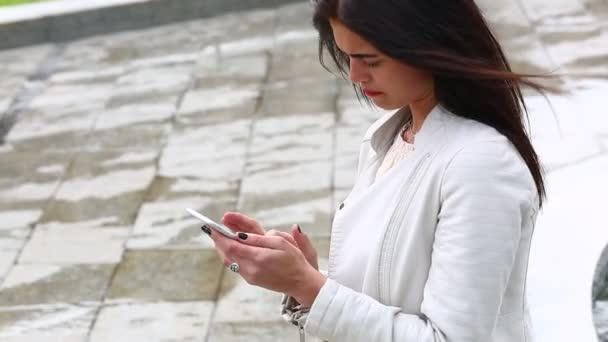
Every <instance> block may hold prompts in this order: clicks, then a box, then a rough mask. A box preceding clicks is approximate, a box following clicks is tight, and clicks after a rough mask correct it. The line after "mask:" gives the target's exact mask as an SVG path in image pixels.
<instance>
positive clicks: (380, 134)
mask: <svg viewBox="0 0 608 342" xmlns="http://www.w3.org/2000/svg"><path fill="white" fill-rule="evenodd" d="M449 114H450V113H449V112H448V111H447V110H446V109H445V108H443V107H442V106H441V105H439V104H438V105H436V106H435V107H434V108H433V109H432V110H431V112H430V113H429V115H427V117H426V119H425V120H424V122H423V123H422V127H421V128H420V131H418V133H417V134H416V141H415V142H414V144H415V145H416V149H419V148H425V147H427V145H428V144H429V143H430V142H431V141H433V139H432V138H433V136H434V135H435V134H436V133H437V132H438V131H439V130H440V128H441V127H442V126H443V124H444V123H445V121H446V120H447V119H448V116H449ZM411 115H412V113H411V111H410V109H409V107H404V108H402V109H400V110H398V111H396V112H394V113H392V114H390V115H388V116H386V117H385V118H383V119H381V120H382V122H380V123H379V125H378V126H377V128H376V129H375V130H372V131H371V132H368V136H367V137H366V138H367V139H371V146H372V148H373V149H374V151H375V152H376V153H377V154H383V153H386V151H388V149H389V148H390V146H391V144H392V143H393V138H394V137H395V134H397V132H398V131H399V130H400V129H401V128H402V127H403V125H404V124H405V123H406V122H407V120H408V119H409V118H410V117H411Z"/></svg>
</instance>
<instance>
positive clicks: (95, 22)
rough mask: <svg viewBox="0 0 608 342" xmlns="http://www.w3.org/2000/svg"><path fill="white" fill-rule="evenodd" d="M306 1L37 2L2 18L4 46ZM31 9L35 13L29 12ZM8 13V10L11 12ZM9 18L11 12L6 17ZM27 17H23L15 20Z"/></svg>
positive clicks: (0, 43)
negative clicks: (66, 6) (64, 7)
mask: <svg viewBox="0 0 608 342" xmlns="http://www.w3.org/2000/svg"><path fill="white" fill-rule="evenodd" d="M294 2H295V3H297V2H302V0H255V1H252V0H250V1H238V0H205V1H200V0H146V1H123V2H122V3H116V4H114V5H113V6H101V7H95V6H90V5H88V4H83V5H82V8H80V9H79V8H78V6H77V5H76V6H75V4H70V10H68V11H65V10H62V8H61V7H60V6H62V4H58V5H57V6H56V8H52V10H51V11H47V9H48V8H49V7H52V4H51V5H50V6H49V5H48V4H45V6H44V8H37V7H36V5H35V4H34V5H30V6H27V7H24V8H23V10H22V11H21V12H19V8H17V9H10V11H12V12H10V13H13V14H14V18H9V19H4V20H0V37H1V38H2V39H0V49H10V48H15V47H20V46H25V45H32V44H40V43H44V42H48V41H50V42H65V41H71V40H74V39H78V38H83V37H87V36H91V35H95V34H102V33H114V32H119V31H125V30H133V29H142V28H146V27H150V26H157V25H166V24H170V23H175V22H181V21H187V20H193V19H201V18H209V17H212V16H217V15H220V14H224V13H228V12H233V11H247V10H252V9H255V8H272V7H275V6H278V5H280V4H289V3H294ZM28 11H31V12H32V13H31V14H28ZM7 13H8V12H7ZM4 17H5V18H6V17H7V15H5V16H4ZM15 18H23V19H15Z"/></svg>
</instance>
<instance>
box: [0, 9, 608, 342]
mask: <svg viewBox="0 0 608 342" xmlns="http://www.w3.org/2000/svg"><path fill="white" fill-rule="evenodd" d="M21 2H22V3H30V2H33V1H21V0H9V1H7V0H0V48H1V50H0V71H1V75H2V77H1V78H0V341H61V342H64V341H70V342H71V341H79V342H81V341H82V342H84V341H91V342H100V341H209V342H213V341H248V342H249V341H268V340H273V341H277V342H278V341H297V340H298V333H297V331H296V329H295V327H293V326H291V325H289V324H287V323H285V322H283V321H282V319H281V317H280V315H279V304H280V296H279V295H278V294H276V293H272V292H268V291H265V290H261V289H258V288H254V287H251V286H249V285H247V284H246V283H245V282H244V281H242V280H241V279H240V278H239V277H238V276H236V275H234V274H233V273H231V272H229V271H227V270H225V269H224V268H223V267H222V265H221V263H220V260H219V259H218V257H217V255H216V253H215V251H214V249H213V248H212V243H211V240H210V239H208V238H207V237H206V236H202V235H201V233H200V229H199V225H198V222H197V221H196V220H194V219H192V218H191V217H190V216H189V215H188V214H187V213H186V212H185V211H184V208H185V207H193V208H195V209H198V210H199V211H200V212H202V213H204V214H206V215H207V216H209V217H211V218H214V219H216V220H219V219H220V218H221V217H222V215H223V213H224V212H226V211H240V212H244V213H246V214H247V215H250V216H252V217H255V218H256V219H258V220H259V221H260V222H262V223H263V224H264V226H265V228H267V229H279V230H284V231H287V230H289V228H290V227H291V225H292V224H294V223H298V224H299V225H300V226H301V227H302V229H303V230H304V231H305V232H306V233H308V234H309V235H311V236H312V237H313V238H314V241H315V244H316V246H317V248H318V250H319V253H320V255H321V257H322V260H321V264H322V266H323V264H325V263H326V262H327V260H326V259H327V252H328V246H329V236H330V229H331V221H332V218H333V215H334V210H335V208H336V207H337V205H338V204H339V203H340V202H341V200H342V199H343V198H344V197H345V196H346V195H347V194H348V192H349V191H350V187H351V186H352V185H353V182H354V176H355V172H356V165H357V164H356V163H357V156H358V147H359V142H360V140H361V138H362V135H363V133H364V132H365V131H366V130H367V128H368V127H369V125H370V124H371V123H372V122H374V121H375V120H376V119H378V118H380V117H381V116H382V115H383V114H384V113H383V112H380V111H375V110H372V109H370V108H367V107H366V106H365V105H361V104H359V102H358V101H357V99H356V97H355V95H354V93H353V90H352V87H351V86H350V85H349V84H347V83H346V82H344V81H343V80H341V79H339V78H337V77H336V76H333V75H332V74H330V73H328V72H327V71H325V70H324V69H323V68H322V67H321V66H320V65H319V63H318V57H317V34H316V32H315V31H314V29H313V28H312V25H311V8H310V5H309V2H308V1H293V0H292V1H281V0H272V1H263V0H256V1H253V0H252V1H247V2H243V1H234V0H196V1H190V0H112V1H107V0H106V1H97V0H96V1H86V2H85V1H75V0H55V1H53V0H48V1H41V2H35V3H32V4H20V5H15V4H17V3H21ZM477 3H478V4H479V5H480V7H482V8H483V9H484V12H485V14H486V16H487V18H488V20H489V21H490V22H491V24H492V27H493V29H494V31H495V33H496V34H497V36H498V37H499V40H500V41H501V43H502V44H503V47H504V49H505V52H506V53H507V55H508V56H509V58H510V59H511V62H512V65H513V68H514V70H515V71H518V72H523V73H547V72H554V73H555V74H560V75H561V76H558V77H556V78H555V79H553V80H552V81H551V83H552V84H553V85H556V86H559V87H561V88H562V89H564V90H565V91H566V93H565V94H563V95H551V94H549V95H547V96H546V97H545V96H542V95H541V94H536V93H534V92H530V91H527V90H526V99H527V104H528V107H529V111H530V131H531V135H532V138H533V142H534V144H535V147H536V148H537V151H538V153H539V155H540V157H541V160H542V162H543V164H544V166H545V168H546V171H547V186H548V202H547V204H546V207H545V208H544V210H543V212H542V213H541V215H540V217H539V219H538V224H537V228H536V231H535V235H534V240H533V244H532V250H531V258H530V265H529V272H528V280H527V281H528V302H529V306H530V310H531V312H530V314H531V318H532V322H533V329H534V331H535V335H536V337H537V339H536V341H539V342H556V341H564V342H571V341H584V342H586V341H597V340H598V338H597V332H600V334H603V336H604V337H603V340H604V341H606V340H608V336H606V335H607V334H608V324H607V321H608V308H607V305H606V303H607V302H608V295H607V293H608V292H607V291H606V280H605V279H606V274H607V271H606V270H605V268H606V264H607V262H606V257H603V258H602V260H603V261H602V262H598V260H599V259H600V255H601V253H602V250H603V249H604V246H605V245H606V242H608V229H607V228H608V227H607V226H608V225H607V223H606V209H607V207H606V194H607V193H608V177H606V175H607V174H608V116H607V114H608V113H607V109H606V104H605V103H606V102H605V101H606V100H605V98H606V94H608V1H607V0H552V1H549V0H525V1H524V0H518V1H507V0H478V1H477ZM597 265H599V266H598V267H597V271H596V266H597ZM594 275H595V282H594ZM594 322H595V324H594Z"/></svg>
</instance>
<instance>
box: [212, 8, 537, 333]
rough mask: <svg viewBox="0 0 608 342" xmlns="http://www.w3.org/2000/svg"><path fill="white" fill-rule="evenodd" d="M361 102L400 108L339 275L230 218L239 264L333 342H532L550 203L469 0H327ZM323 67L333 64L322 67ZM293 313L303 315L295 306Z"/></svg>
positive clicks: (354, 202) (298, 239) (375, 156)
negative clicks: (537, 260) (531, 319)
mask: <svg viewBox="0 0 608 342" xmlns="http://www.w3.org/2000/svg"><path fill="white" fill-rule="evenodd" d="M313 4H314V19H313V22H314V25H315V27H316V29H317V30H318V31H319V35H320V56H321V57H320V59H321V63H322V64H323V58H322V56H323V52H324V50H327V52H329V54H330V55H331V56H332V57H333V60H334V61H335V62H336V64H337V65H338V67H339V69H340V71H341V72H342V74H343V75H348V77H350V80H351V81H352V83H353V85H354V87H355V90H356V91H357V94H358V95H360V96H364V97H365V98H366V100H368V101H370V102H372V103H373V104H374V105H376V106H378V107H381V108H383V109H387V110H393V109H394V110H396V111H395V112H394V113H391V114H388V115H386V116H384V117H382V118H380V119H379V120H378V121H377V122H376V123H374V124H373V125H372V126H371V127H370V129H369V130H368V132H367V133H366V134H365V136H364V138H363V141H362V144H361V148H360V156H359V167H358V176H357V179H356V183H355V186H354V188H353V190H352V192H351V193H350V194H349V196H348V197H347V198H346V200H345V201H344V203H343V204H342V205H340V209H339V210H338V211H337V213H336V215H335V218H334V221H333V225H332V233H331V246H330V255H329V267H328V270H327V271H328V272H327V276H325V275H324V274H322V273H321V272H319V271H317V269H316V257H315V252H314V249H313V248H312V246H311V244H310V241H309V240H308V238H307V237H306V235H305V234H303V233H302V232H301V231H300V230H299V228H298V227H294V228H293V232H292V235H293V236H292V235H289V234H286V233H277V232H270V233H265V232H264V229H263V228H262V227H261V226H260V225H259V224H258V223H257V222H256V221H255V220H253V219H250V218H248V217H246V216H244V215H242V214H238V213H227V214H226V215H225V216H224V220H223V221H224V223H225V224H226V225H228V226H229V227H231V228H232V229H234V230H235V231H239V232H241V233H240V234H239V236H240V241H232V240H229V239H225V238H223V237H222V236H219V234H212V236H211V237H212V238H213V239H214V242H215V244H216V247H217V249H218V250H219V252H220V253H221V255H222V257H223V258H224V261H225V264H226V266H228V265H230V268H231V269H232V270H233V271H238V272H239V273H240V274H241V276H243V277H244V278H245V279H246V280H247V282H249V283H250V284H254V285H257V286H261V287H264V288H266V289H270V290H274V291H277V292H282V293H285V294H286V295H287V296H289V297H286V300H285V301H284V303H286V305H288V306H289V305H290V304H293V303H294V302H297V303H296V304H300V305H299V306H297V307H291V308H285V311H286V312H292V311H293V312H295V313H294V314H293V315H292V318H293V320H294V323H296V324H298V325H299V326H300V328H301V330H302V332H304V331H305V332H306V333H307V334H308V335H309V336H315V337H317V338H320V339H322V340H327V341H349V342H356V341H361V342H364V341H365V342H368V341H416V342H422V341H458V342H460V341H463V342H464V341H467V342H471V341H480V342H489V341H496V342H503V341H504V342H506V341H508V342H517V341H530V327H529V323H528V317H527V306H526V299H525V282H526V271H527V264H528V254H529V249H530V240H531V236H532V231H533V228H534V223H535V219H536V215H537V212H538V211H539V209H540V207H541V204H542V200H543V198H544V195H545V191H544V185H543V176H542V171H541V166H540V164H539V161H538V158H537V155H536V153H535V151H534V149H533V147H532V145H531V143H530V139H529V137H528V135H527V133H526V131H525V128H524V124H523V116H524V114H525V105H524V102H523V98H522V95H521V92H520V85H522V84H525V85H529V86H533V87H534V88H536V89H539V90H540V89H541V87H540V86H538V85H536V84H535V83H533V82H530V81H528V80H526V79H525V77H528V76H527V75H520V74H515V73H513V72H511V70H510V67H509V64H508V62H507V60H506V59H505V56H504V54H503V52H502V50H501V48H500V46H499V44H498V42H497V41H496V39H495V38H494V36H493V35H492V33H491V32H490V30H489V29H488V27H487V25H486V22H485V21H484V19H483V17H482V15H481V13H480V10H479V8H478V7H477V6H476V4H475V3H474V1H472V0H454V1H443V0H441V1H440V0H400V1H389V0H316V1H313ZM323 65H324V66H325V64H323ZM291 306H293V305H291Z"/></svg>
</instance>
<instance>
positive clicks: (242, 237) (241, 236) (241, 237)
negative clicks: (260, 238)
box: [239, 233, 248, 240]
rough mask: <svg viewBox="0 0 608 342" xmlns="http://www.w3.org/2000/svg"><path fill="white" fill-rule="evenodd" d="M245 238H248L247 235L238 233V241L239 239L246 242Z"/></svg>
mask: <svg viewBox="0 0 608 342" xmlns="http://www.w3.org/2000/svg"><path fill="white" fill-rule="evenodd" d="M247 237H248V236H247V234H245V233H239V239H241V240H247Z"/></svg>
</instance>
